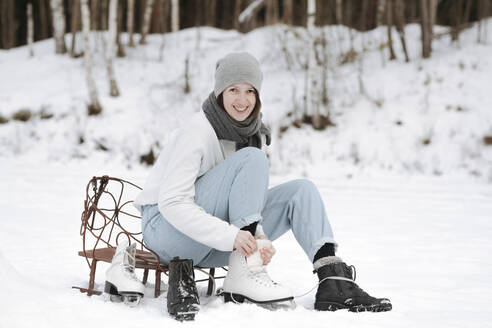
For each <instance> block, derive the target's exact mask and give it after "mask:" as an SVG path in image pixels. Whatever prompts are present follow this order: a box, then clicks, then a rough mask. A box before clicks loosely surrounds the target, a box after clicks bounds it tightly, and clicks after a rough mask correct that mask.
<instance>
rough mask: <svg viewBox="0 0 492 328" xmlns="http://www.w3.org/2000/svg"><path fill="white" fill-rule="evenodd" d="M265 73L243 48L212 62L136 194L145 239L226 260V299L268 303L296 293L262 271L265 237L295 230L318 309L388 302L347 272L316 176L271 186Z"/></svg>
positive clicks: (204, 259) (166, 251) (196, 258)
mask: <svg viewBox="0 0 492 328" xmlns="http://www.w3.org/2000/svg"><path fill="white" fill-rule="evenodd" d="M262 79H263V75H262V72H261V70H260V65H259V63H258V61H257V60H256V59H255V58H254V57H253V56H252V55H250V54H248V53H244V52H243V53H231V54H228V55H227V56H225V57H224V58H222V59H220V60H219V61H218V62H217V66H216V71H215V86H214V90H213V92H212V93H211V94H210V95H209V97H208V98H207V99H206V100H205V102H204V103H203V106H202V107H203V111H201V112H199V113H197V114H196V115H195V116H194V117H193V118H192V119H190V121H189V123H188V124H187V125H186V126H184V127H182V128H181V129H179V130H178V131H176V132H175V133H174V134H173V135H172V136H171V137H170V138H169V142H168V144H167V145H166V146H165V148H164V149H163V151H162V153H161V154H160V156H159V158H158V160H157V162H156V164H155V166H154V168H153V169H152V171H151V173H150V176H149V177H148V179H147V182H146V184H145V186H144V189H143V191H142V192H141V193H140V194H139V195H138V197H137V199H136V200H135V205H136V206H137V207H138V208H139V209H140V210H141V212H142V232H143V238H144V240H145V243H146V244H147V245H148V246H149V247H150V248H151V249H152V250H154V251H155V252H156V253H158V254H159V256H160V258H161V260H162V261H163V262H164V263H171V262H172V259H173V258H175V257H179V258H181V259H191V260H192V261H193V263H194V264H195V265H198V266H202V267H217V266H225V265H228V266H229V271H228V274H227V277H226V278H225V281H224V286H223V290H224V296H225V300H226V302H227V301H236V302H242V301H243V300H244V298H246V299H249V300H250V301H253V302H258V303H271V302H279V301H284V300H289V299H292V298H293V295H292V293H291V291H290V290H289V289H288V288H286V287H284V286H282V285H279V284H276V283H274V282H273V281H272V280H271V279H270V278H269V276H268V274H267V273H266V271H265V266H266V265H267V264H268V263H269V262H270V260H271V258H272V256H273V255H274V254H275V249H274V248H273V246H271V243H270V242H269V240H275V239H277V238H278V237H280V236H281V235H282V234H284V233H285V232H287V231H288V230H289V229H292V231H293V233H294V236H295V238H296V239H297V241H298V243H299V245H300V246H301V247H302V249H303V250H304V252H305V253H306V255H307V256H308V257H309V259H310V260H311V261H312V262H313V266H314V269H315V271H316V272H317V274H318V276H319V279H320V281H321V283H320V284H319V286H318V291H317V294H316V300H315V309H317V310H332V311H333V310H337V309H349V310H352V311H363V310H364V311H365V310H370V311H387V310H390V309H391V303H390V302H389V300H387V299H377V298H373V297H371V296H369V295H368V294H367V293H365V292H364V291H363V290H362V289H360V288H359V287H358V286H357V285H356V284H355V283H354V282H353V278H352V270H351V269H350V268H349V267H348V266H347V265H346V264H345V263H344V262H342V260H341V259H340V258H339V257H336V256H335V249H336V242H335V240H334V238H333V233H332V229H331V227H330V223H329V222H328V218H327V216H326V213H325V208H324V205H323V202H322V199H321V197H320V195H319V193H318V190H317V189H316V187H315V186H314V184H313V183H311V182H310V181H308V180H295V181H290V182H287V183H284V184H281V185H279V186H276V187H274V188H271V189H268V178H269V173H268V161H267V158H266V156H265V153H264V152H263V151H262V150H261V148H262V146H264V145H265V144H266V145H269V144H270V132H269V130H268V129H267V128H266V127H265V126H264V125H263V124H262V122H261V114H260V110H261V101H260V97H259V94H260V89H261V83H262ZM170 279H171V278H170Z"/></svg>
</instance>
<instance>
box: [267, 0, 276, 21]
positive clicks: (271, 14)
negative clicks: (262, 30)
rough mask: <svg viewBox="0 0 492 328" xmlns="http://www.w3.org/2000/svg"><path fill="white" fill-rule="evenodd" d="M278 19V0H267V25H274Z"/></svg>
mask: <svg viewBox="0 0 492 328" xmlns="http://www.w3.org/2000/svg"><path fill="white" fill-rule="evenodd" d="M277 21H278V2H277V0H266V19H265V25H273V24H276V23H277Z"/></svg>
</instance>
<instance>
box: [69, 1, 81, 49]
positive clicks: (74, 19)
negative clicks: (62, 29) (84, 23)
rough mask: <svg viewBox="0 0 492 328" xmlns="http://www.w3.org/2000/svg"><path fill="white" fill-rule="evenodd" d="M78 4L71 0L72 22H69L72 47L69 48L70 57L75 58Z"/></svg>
mask: <svg viewBox="0 0 492 328" xmlns="http://www.w3.org/2000/svg"><path fill="white" fill-rule="evenodd" d="M79 11H80V3H79V0H72V22H71V24H70V25H71V30H72V46H71V47H70V56H72V57H75V56H76V55H75V39H76V36H77V31H78V29H79V25H80V15H79Z"/></svg>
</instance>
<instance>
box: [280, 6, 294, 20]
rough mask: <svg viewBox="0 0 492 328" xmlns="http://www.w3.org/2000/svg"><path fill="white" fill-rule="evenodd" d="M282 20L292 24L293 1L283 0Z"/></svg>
mask: <svg viewBox="0 0 492 328" xmlns="http://www.w3.org/2000/svg"><path fill="white" fill-rule="evenodd" d="M283 1H284V2H283V5H282V8H283V13H282V16H283V19H282V20H283V21H284V24H287V25H292V24H293V23H294V3H293V2H292V1H293V0H283Z"/></svg>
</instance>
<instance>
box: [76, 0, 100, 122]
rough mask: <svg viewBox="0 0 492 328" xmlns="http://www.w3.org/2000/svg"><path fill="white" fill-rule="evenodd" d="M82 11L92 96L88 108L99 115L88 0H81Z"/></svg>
mask: <svg viewBox="0 0 492 328" xmlns="http://www.w3.org/2000/svg"><path fill="white" fill-rule="evenodd" d="M80 11H81V14H82V31H83V34H84V59H85V76H86V80H87V87H88V89H89V97H90V104H89V106H88V108H87V109H88V113H89V115H98V114H100V113H101V111H102V108H101V105H100V104H99V100H98V97H97V89H96V84H95V83H94V78H93V77H92V50H91V40H90V28H91V20H90V12H89V4H88V0H80Z"/></svg>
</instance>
